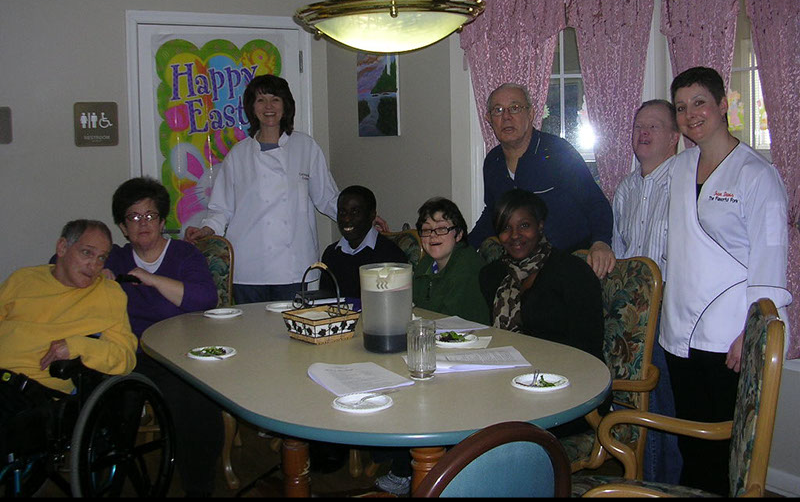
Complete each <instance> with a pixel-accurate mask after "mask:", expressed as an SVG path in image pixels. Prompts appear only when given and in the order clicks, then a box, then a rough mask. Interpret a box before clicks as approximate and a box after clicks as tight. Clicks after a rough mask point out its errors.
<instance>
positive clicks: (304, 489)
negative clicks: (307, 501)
mask: <svg viewBox="0 0 800 502" xmlns="http://www.w3.org/2000/svg"><path fill="white" fill-rule="evenodd" d="M281 461H282V464H283V466H282V469H283V494H284V495H285V496H286V497H310V496H311V476H309V471H310V466H311V460H310V458H309V455H308V443H307V442H305V441H300V440H299V439H293V438H289V437H285V438H283V446H282V449H281Z"/></svg>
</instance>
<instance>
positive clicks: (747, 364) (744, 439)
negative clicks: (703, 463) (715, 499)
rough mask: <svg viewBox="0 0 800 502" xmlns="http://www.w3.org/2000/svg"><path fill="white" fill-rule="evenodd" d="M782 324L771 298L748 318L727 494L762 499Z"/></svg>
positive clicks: (780, 357) (754, 308)
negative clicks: (728, 492) (728, 491)
mask: <svg viewBox="0 0 800 502" xmlns="http://www.w3.org/2000/svg"><path fill="white" fill-rule="evenodd" d="M784 329H785V326H784V323H783V321H781V320H780V319H779V318H778V311H777V310H776V308H775V304H774V303H773V302H772V300H769V299H767V298H762V299H760V300H758V301H757V302H754V303H753V304H752V305H751V306H750V309H749V311H748V314H747V323H746V327H745V334H744V342H743V346H742V361H741V366H740V373H739V388H738V393H737V396H736V410H735V412H734V415H733V428H732V431H731V456H730V463H729V476H730V495H731V496H732V497H738V496H741V495H745V494H746V495H749V496H756V497H763V496H764V487H765V484H766V477H767V467H768V465H769V452H770V448H771V447H772V432H773V429H774V427H775V413H776V410H777V407H778V391H779V390H780V386H781V371H782V369H783V343H784V340H783V339H784Z"/></svg>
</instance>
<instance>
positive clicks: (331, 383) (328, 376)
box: [308, 362, 414, 396]
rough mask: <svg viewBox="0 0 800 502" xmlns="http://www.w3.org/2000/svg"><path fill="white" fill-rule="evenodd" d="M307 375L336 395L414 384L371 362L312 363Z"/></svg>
mask: <svg viewBox="0 0 800 502" xmlns="http://www.w3.org/2000/svg"><path fill="white" fill-rule="evenodd" d="M308 376H309V377H310V378H311V379H312V380H314V381H315V382H317V383H318V384H320V385H322V386H323V387H325V388H326V389H328V390H329V391H331V392H333V393H334V394H336V395H337V396H344V395H346V394H352V393H354V392H369V391H373V390H380V389H390V388H392V387H403V386H406V385H414V382H413V381H412V380H410V379H408V378H405V377H402V376H400V375H398V374H397V373H394V372H393V371H389V370H387V369H386V368H384V367H383V366H379V365H377V364H375V363H372V362H367V363H352V364H327V363H314V364H312V365H311V366H309V367H308Z"/></svg>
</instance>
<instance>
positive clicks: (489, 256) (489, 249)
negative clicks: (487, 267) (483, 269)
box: [478, 235, 506, 264]
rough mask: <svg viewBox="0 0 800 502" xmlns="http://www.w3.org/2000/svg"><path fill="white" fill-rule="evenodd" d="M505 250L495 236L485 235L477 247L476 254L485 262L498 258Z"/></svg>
mask: <svg viewBox="0 0 800 502" xmlns="http://www.w3.org/2000/svg"><path fill="white" fill-rule="evenodd" d="M505 252H506V250H505V248H504V247H503V245H502V244H500V239H498V238H497V237H496V236H494V235H493V236H491V237H487V238H486V240H484V241H483V242H482V243H481V246H480V247H479V248H478V254H479V255H481V258H483V261H485V262H486V263H487V264H488V263H492V262H493V261H497V260H499V259H500V257H501V256H503V254H505Z"/></svg>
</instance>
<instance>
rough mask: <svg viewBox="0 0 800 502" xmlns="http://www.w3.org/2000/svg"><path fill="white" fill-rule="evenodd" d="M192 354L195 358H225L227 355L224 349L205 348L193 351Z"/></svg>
mask: <svg viewBox="0 0 800 502" xmlns="http://www.w3.org/2000/svg"><path fill="white" fill-rule="evenodd" d="M192 354H194V355H195V356H204V357H208V356H224V355H225V354H227V352H226V351H225V349H223V348H222V347H205V348H203V349H200V350H193V351H192Z"/></svg>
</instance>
